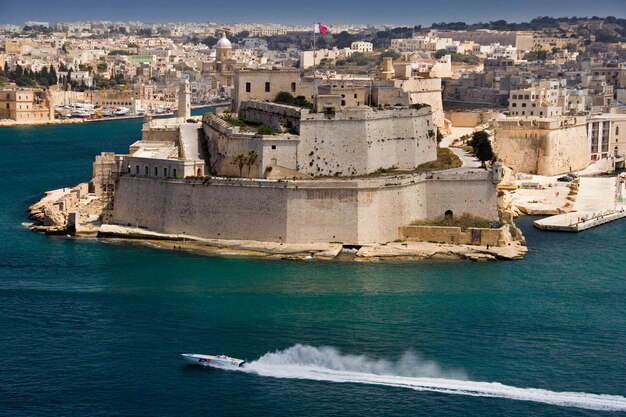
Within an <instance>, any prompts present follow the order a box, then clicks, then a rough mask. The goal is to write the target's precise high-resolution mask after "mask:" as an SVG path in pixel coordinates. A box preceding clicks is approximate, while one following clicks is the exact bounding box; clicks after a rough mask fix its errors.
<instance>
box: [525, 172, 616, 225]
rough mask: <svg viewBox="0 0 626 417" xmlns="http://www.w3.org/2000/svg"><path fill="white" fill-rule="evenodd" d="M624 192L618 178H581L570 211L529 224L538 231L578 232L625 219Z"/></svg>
mask: <svg viewBox="0 0 626 417" xmlns="http://www.w3.org/2000/svg"><path fill="white" fill-rule="evenodd" d="M625 191H626V190H625V189H624V182H623V181H622V179H621V178H620V177H601V178H598V177H596V178H588V177H581V178H580V188H579V191H578V197H577V199H576V202H575V203H574V207H573V211H572V212H570V213H565V214H558V215H556V216H551V217H546V218H544V219H541V220H536V221H534V222H533V225H534V226H535V227H537V228H538V229H542V230H556V231H561V232H582V231H583V230H587V229H591V228H592V227H596V226H600V225H602V224H606V223H609V222H612V221H614V220H619V219H622V218H624V217H626V204H624V203H623V195H624V194H626V192H625Z"/></svg>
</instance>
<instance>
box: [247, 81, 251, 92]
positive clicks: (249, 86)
mask: <svg viewBox="0 0 626 417" xmlns="http://www.w3.org/2000/svg"><path fill="white" fill-rule="evenodd" d="M251 90H252V84H250V83H246V93H249V92H250V91H251Z"/></svg>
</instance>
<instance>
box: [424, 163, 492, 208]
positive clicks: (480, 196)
mask: <svg viewBox="0 0 626 417" xmlns="http://www.w3.org/2000/svg"><path fill="white" fill-rule="evenodd" d="M437 178H439V179H437ZM496 199H497V190H496V186H495V185H494V184H493V183H492V182H491V173H490V172H488V171H482V172H480V171H479V172H476V173H474V174H468V173H465V174H458V175H448V176H446V175H439V176H438V177H437V175H436V174H435V178H434V179H432V180H428V181H427V182H426V201H427V202H428V204H427V206H426V208H427V209H426V216H425V218H427V219H433V218H435V217H438V216H443V215H444V213H445V212H446V210H451V211H452V213H453V214H454V215H455V216H456V215H461V214H463V213H469V214H472V215H474V216H480V217H484V218H487V219H493V220H497V219H498V209H497V202H496ZM413 220H415V219H413Z"/></svg>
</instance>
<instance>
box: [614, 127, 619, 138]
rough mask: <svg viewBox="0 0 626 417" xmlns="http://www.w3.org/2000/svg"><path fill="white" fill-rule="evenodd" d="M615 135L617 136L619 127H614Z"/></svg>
mask: <svg viewBox="0 0 626 417" xmlns="http://www.w3.org/2000/svg"><path fill="white" fill-rule="evenodd" d="M615 135H616V136H617V135H619V126H615Z"/></svg>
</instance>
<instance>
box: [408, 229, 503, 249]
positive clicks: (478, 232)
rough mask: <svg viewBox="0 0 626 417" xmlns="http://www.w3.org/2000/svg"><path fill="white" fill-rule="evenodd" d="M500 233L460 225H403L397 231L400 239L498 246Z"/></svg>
mask: <svg viewBox="0 0 626 417" xmlns="http://www.w3.org/2000/svg"><path fill="white" fill-rule="evenodd" d="M500 233H501V231H500V229H483V228H474V227H470V228H468V229H467V230H465V231H462V230H461V228H460V227H441V226H405V227H401V228H400V231H399V234H400V239H402V240H411V241H415V242H434V243H453V244H461V245H482V246H486V245H489V246H498V245H499V240H500Z"/></svg>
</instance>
